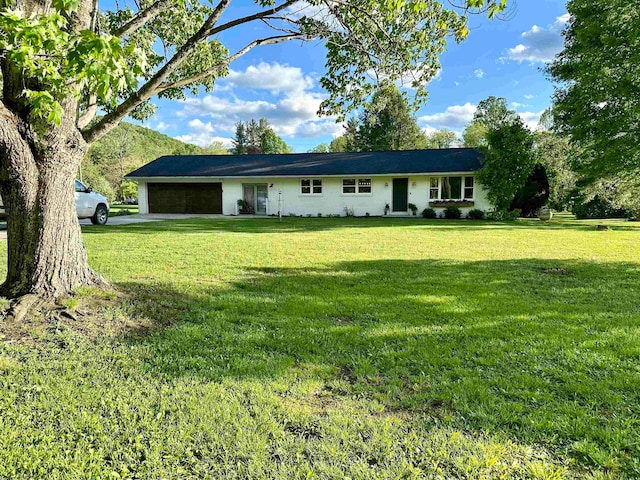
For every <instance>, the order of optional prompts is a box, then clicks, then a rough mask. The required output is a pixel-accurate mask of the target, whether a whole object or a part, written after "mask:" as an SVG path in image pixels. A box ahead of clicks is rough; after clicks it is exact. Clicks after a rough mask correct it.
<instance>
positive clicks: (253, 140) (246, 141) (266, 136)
mask: <svg viewBox="0 0 640 480" xmlns="http://www.w3.org/2000/svg"><path fill="white" fill-rule="evenodd" d="M233 144H234V148H233V153H235V154H236V155H246V154H251V155H255V154H259V153H265V154H268V153H291V147H289V145H287V144H286V143H285V141H284V140H283V139H282V138H280V137H279V136H278V134H277V133H276V132H275V130H274V129H273V128H271V125H269V121H268V120H267V119H266V118H261V119H260V120H259V121H256V120H254V119H251V120H249V121H248V122H246V123H243V122H238V123H237V124H236V135H235V137H234V138H233Z"/></svg>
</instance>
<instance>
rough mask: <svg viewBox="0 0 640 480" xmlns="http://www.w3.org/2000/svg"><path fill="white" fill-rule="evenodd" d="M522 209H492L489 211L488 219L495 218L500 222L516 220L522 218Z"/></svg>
mask: <svg viewBox="0 0 640 480" xmlns="http://www.w3.org/2000/svg"><path fill="white" fill-rule="evenodd" d="M521 213H522V211H521V210H520V209H519V208H516V209H515V210H512V211H510V212H506V211H502V210H491V211H489V213H487V220H494V221H499V222H504V221H514V220H517V219H518V218H520V214H521Z"/></svg>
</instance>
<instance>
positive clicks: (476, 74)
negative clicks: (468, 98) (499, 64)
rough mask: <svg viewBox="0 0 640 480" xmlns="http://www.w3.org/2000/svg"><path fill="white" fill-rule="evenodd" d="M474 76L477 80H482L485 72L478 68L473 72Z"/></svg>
mask: <svg viewBox="0 0 640 480" xmlns="http://www.w3.org/2000/svg"><path fill="white" fill-rule="evenodd" d="M473 75H474V77H476V78H482V77H484V70H482V69H481V68H477V69H475V70H474V71H473Z"/></svg>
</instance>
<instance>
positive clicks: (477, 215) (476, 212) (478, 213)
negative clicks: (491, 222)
mask: <svg viewBox="0 0 640 480" xmlns="http://www.w3.org/2000/svg"><path fill="white" fill-rule="evenodd" d="M467 217H468V218H470V219H471V220H483V219H484V211H483V210H480V209H479V208H474V209H472V210H469V213H468V214H467Z"/></svg>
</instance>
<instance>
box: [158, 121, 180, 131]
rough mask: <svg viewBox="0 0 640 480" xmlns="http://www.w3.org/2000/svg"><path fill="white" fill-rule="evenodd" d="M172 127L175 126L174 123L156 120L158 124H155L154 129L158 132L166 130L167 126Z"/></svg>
mask: <svg viewBox="0 0 640 480" xmlns="http://www.w3.org/2000/svg"><path fill="white" fill-rule="evenodd" d="M173 127H175V125H174V124H170V123H164V122H158V124H157V125H156V126H155V129H156V130H158V131H159V132H164V131H165V130H168V129H169V128H173Z"/></svg>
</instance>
